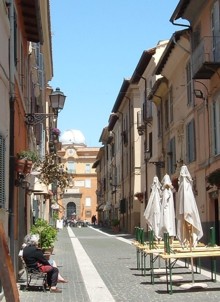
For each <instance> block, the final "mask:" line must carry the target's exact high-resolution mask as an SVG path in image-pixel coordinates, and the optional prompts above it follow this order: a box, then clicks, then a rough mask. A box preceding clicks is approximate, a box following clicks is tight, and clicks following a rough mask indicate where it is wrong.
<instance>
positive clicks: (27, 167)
mask: <svg viewBox="0 0 220 302" xmlns="http://www.w3.org/2000/svg"><path fill="white" fill-rule="evenodd" d="M32 165H33V162H32V161H31V160H27V161H26V165H25V168H24V173H25V174H29V173H30V172H31V169H32Z"/></svg>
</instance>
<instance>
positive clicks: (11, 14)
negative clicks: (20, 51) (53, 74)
mask: <svg viewBox="0 0 220 302" xmlns="http://www.w3.org/2000/svg"><path fill="white" fill-rule="evenodd" d="M9 22H10V39H9V106H10V142H9V143H10V146H9V224H8V234H9V237H10V255H11V259H12V263H13V266H14V265H15V259H14V257H15V255H14V254H15V251H14V165H15V158H14V103H15V87H14V73H15V72H14V68H15V65H14V62H15V61H14V60H15V58H14V47H15V46H14V22H15V20H14V2H13V0H10V1H9Z"/></svg>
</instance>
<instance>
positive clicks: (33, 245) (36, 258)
mask: <svg viewBox="0 0 220 302" xmlns="http://www.w3.org/2000/svg"><path fill="white" fill-rule="evenodd" d="M38 241H39V237H38V236H37V235H31V236H30V239H29V242H28V244H27V245H26V246H25V247H24V249H23V259H24V261H25V263H26V265H27V266H28V267H29V268H34V269H38V270H39V271H41V272H46V273H47V284H48V286H49V287H50V292H51V293H61V292H62V291H61V289H59V288H57V282H58V275H59V270H58V268H57V267H53V266H52V265H51V264H50V263H49V261H48V260H47V259H46V258H45V256H44V254H43V251H42V250H41V249H40V248H38Z"/></svg>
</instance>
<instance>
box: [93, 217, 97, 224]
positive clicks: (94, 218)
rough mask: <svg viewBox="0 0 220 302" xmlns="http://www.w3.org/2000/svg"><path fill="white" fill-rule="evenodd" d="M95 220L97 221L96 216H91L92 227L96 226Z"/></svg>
mask: <svg viewBox="0 0 220 302" xmlns="http://www.w3.org/2000/svg"><path fill="white" fill-rule="evenodd" d="M96 220H97V219H96V215H93V216H92V224H93V225H95V224H96Z"/></svg>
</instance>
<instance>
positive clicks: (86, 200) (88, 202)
mask: <svg viewBox="0 0 220 302" xmlns="http://www.w3.org/2000/svg"><path fill="white" fill-rule="evenodd" d="M91 204H92V202H91V197H86V199H85V206H86V207H91Z"/></svg>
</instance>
